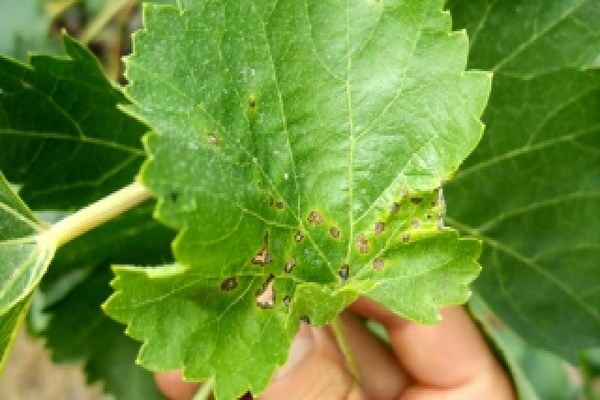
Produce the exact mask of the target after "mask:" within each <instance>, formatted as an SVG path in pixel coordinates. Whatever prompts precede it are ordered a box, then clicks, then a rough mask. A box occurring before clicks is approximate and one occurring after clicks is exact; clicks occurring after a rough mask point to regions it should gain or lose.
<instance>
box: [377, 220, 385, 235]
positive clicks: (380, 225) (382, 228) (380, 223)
mask: <svg viewBox="0 0 600 400" xmlns="http://www.w3.org/2000/svg"><path fill="white" fill-rule="evenodd" d="M383 231H385V223H384V222H383V221H377V222H376V223H375V234H376V235H381V234H382V233H383Z"/></svg>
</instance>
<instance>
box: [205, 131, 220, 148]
mask: <svg viewBox="0 0 600 400" xmlns="http://www.w3.org/2000/svg"><path fill="white" fill-rule="evenodd" d="M206 137H207V138H208V141H209V142H210V143H211V144H214V145H215V146H216V145H218V144H219V138H218V137H217V135H215V134H214V133H212V132H210V133H209V134H208V135H206Z"/></svg>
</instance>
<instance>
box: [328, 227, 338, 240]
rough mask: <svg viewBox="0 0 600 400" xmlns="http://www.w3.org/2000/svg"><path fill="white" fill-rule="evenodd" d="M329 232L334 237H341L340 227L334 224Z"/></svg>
mask: <svg viewBox="0 0 600 400" xmlns="http://www.w3.org/2000/svg"><path fill="white" fill-rule="evenodd" d="M329 233H330V234H331V237H332V238H334V239H337V238H339V237H340V230H339V229H338V228H336V227H335V226H332V227H331V229H329Z"/></svg>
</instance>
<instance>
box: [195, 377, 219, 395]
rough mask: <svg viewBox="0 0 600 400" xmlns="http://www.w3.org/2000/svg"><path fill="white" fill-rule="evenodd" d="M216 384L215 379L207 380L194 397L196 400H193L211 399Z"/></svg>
mask: <svg viewBox="0 0 600 400" xmlns="http://www.w3.org/2000/svg"><path fill="white" fill-rule="evenodd" d="M214 383H215V378H210V379H209V380H207V381H206V382H204V383H203V384H202V386H200V389H198V391H197V392H196V394H195V395H194V399H193V400H207V399H209V398H210V395H211V394H212V392H213V386H214Z"/></svg>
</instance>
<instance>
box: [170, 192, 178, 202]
mask: <svg viewBox="0 0 600 400" xmlns="http://www.w3.org/2000/svg"><path fill="white" fill-rule="evenodd" d="M170 197H171V201H172V202H173V203H175V202H176V201H177V199H179V192H171V194H170Z"/></svg>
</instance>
